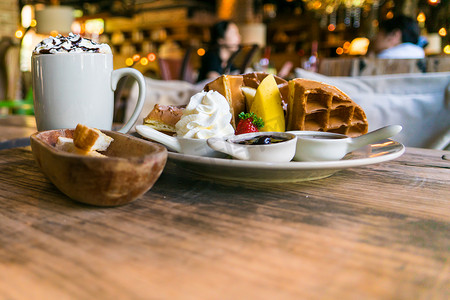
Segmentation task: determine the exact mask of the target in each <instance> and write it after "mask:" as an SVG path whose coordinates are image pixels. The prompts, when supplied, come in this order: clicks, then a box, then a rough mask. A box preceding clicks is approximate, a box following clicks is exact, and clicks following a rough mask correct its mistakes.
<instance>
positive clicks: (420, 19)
mask: <svg viewBox="0 0 450 300" xmlns="http://www.w3.org/2000/svg"><path fill="white" fill-rule="evenodd" d="M426 20H427V18H426V17H425V14H424V13H423V12H421V13H420V14H418V15H417V22H419V23H423V22H425V21H426Z"/></svg>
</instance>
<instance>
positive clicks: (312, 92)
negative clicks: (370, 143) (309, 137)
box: [286, 78, 368, 137]
mask: <svg viewBox="0 0 450 300" xmlns="http://www.w3.org/2000/svg"><path fill="white" fill-rule="evenodd" d="M286 119H287V121H286V123H287V129H286V130H310V131H326V132H334V133H341V134H345V135H348V136H350V137H355V136H359V135H362V134H365V133H367V130H368V123H367V118H366V115H365V113H364V111H363V110H362V108H361V107H360V106H359V105H357V104H356V103H355V102H353V101H352V100H351V99H350V98H349V97H348V96H347V95H346V94H345V93H344V92H342V91H341V90H339V89H338V88H336V87H334V86H331V85H327V84H324V83H321V82H318V81H313V80H307V79H301V78H297V79H293V80H291V81H289V98H288V109H287V118H286Z"/></svg>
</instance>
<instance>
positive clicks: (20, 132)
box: [0, 115, 36, 142]
mask: <svg viewBox="0 0 450 300" xmlns="http://www.w3.org/2000/svg"><path fill="white" fill-rule="evenodd" d="M35 132H36V121H35V119H34V116H19V115H15V116H7V117H5V116H3V117H2V116H0V142H3V141H6V140H11V139H18V138H23V137H27V136H30V135H32V134H33V133H35Z"/></svg>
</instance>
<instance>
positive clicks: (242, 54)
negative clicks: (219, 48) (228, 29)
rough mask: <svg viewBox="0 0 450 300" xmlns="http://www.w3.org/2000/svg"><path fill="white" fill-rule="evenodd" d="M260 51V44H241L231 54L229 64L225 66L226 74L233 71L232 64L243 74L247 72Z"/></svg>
mask: <svg viewBox="0 0 450 300" xmlns="http://www.w3.org/2000/svg"><path fill="white" fill-rule="evenodd" d="M258 51H259V46H258V45H257V44H253V45H251V46H240V47H239V49H238V50H237V51H236V52H234V53H233V55H231V57H230V58H229V59H228V62H227V65H226V67H225V68H224V71H223V73H224V74H230V73H231V66H233V65H235V66H237V68H238V70H239V73H240V74H243V73H245V72H246V70H247V68H249V67H250V65H251V63H252V61H253V58H254V57H255V55H256V54H257V53H258Z"/></svg>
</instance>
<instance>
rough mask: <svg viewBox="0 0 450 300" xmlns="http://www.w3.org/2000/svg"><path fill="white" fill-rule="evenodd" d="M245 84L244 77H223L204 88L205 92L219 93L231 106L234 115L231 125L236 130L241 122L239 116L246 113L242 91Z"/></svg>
mask: <svg viewBox="0 0 450 300" xmlns="http://www.w3.org/2000/svg"><path fill="white" fill-rule="evenodd" d="M242 84H243V77H242V75H222V76H220V77H218V78H217V79H216V80H214V81H212V82H210V83H208V84H206V85H205V87H204V89H203V90H204V91H206V92H208V91H217V92H219V93H220V94H222V95H223V96H224V97H225V98H226V99H227V101H228V103H229V104H230V112H231V115H232V118H231V125H233V127H234V128H236V125H237V123H238V122H239V114H240V113H241V112H243V111H245V110H246V109H245V96H244V94H243V93H242V91H241V86H242Z"/></svg>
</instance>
